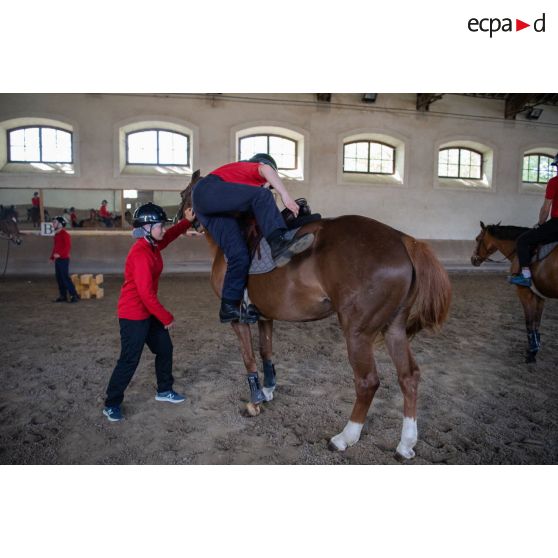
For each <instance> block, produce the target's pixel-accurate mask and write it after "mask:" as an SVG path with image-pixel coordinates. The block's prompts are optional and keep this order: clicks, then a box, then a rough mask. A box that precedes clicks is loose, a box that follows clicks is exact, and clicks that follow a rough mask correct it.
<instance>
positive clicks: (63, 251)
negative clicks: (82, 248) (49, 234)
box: [50, 229, 72, 260]
mask: <svg viewBox="0 0 558 558" xmlns="http://www.w3.org/2000/svg"><path fill="white" fill-rule="evenodd" d="M71 247H72V238H71V237H70V235H69V234H68V233H67V232H66V231H65V230H64V229H60V230H59V231H58V232H57V233H56V234H55V235H54V246H53V247H52V252H51V253H50V259H51V260H54V254H59V255H60V258H62V259H63V260H65V259H67V258H69V257H70V248H71Z"/></svg>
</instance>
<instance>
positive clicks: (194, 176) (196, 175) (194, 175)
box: [192, 169, 200, 180]
mask: <svg viewBox="0 0 558 558" xmlns="http://www.w3.org/2000/svg"><path fill="white" fill-rule="evenodd" d="M199 177H200V169H198V170H196V171H194V174H193V175H192V180H194V179H195V178H199Z"/></svg>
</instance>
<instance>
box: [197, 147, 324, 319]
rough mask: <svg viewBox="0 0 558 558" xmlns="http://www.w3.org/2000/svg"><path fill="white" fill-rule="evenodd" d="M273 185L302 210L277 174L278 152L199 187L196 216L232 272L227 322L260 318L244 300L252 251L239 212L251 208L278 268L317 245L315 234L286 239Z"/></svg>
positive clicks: (228, 169)
mask: <svg viewBox="0 0 558 558" xmlns="http://www.w3.org/2000/svg"><path fill="white" fill-rule="evenodd" d="M262 186H271V187H273V188H275V189H276V190H277V191H278V192H279V194H280V195H281V199H282V201H283V203H284V204H285V207H287V208H288V209H290V210H291V211H292V212H293V213H294V215H295V216H296V215H298V211H299V207H298V204H297V203H296V202H295V201H294V200H293V198H292V197H291V196H290V195H289V193H288V192H287V189H286V188H285V186H284V184H283V182H282V181H281V179H280V178H279V175H278V174H277V164H276V162H275V160H274V159H273V157H271V156H270V155H268V154H266V153H258V154H257V155H254V156H253V157H252V158H251V159H249V160H248V161H239V162H236V163H229V164H228V165H224V166H222V167H219V168H218V169H215V170H214V171H212V172H211V173H209V174H208V175H207V176H206V177H205V178H202V179H201V180H200V181H199V182H198V183H197V184H196V185H195V186H194V190H193V193H192V200H193V206H194V211H195V213H196V217H197V218H198V220H199V221H200V223H201V224H202V225H203V226H204V227H205V228H206V229H207V230H208V231H209V233H210V234H211V236H212V237H213V238H214V240H215V242H216V243H217V244H218V245H219V246H220V247H221V248H222V250H223V252H224V254H225V257H226V258H227V271H226V274H225V280H224V284H223V291H222V293H221V308H220V309H219V319H220V320H221V323H229V322H235V321H241V322H244V323H254V322H256V321H257V320H258V313H257V312H256V311H255V309H253V307H252V306H250V307H248V309H246V308H245V307H244V304H243V303H242V299H243V296H244V289H245V287H246V283H247V280H248V270H249V268H250V255H249V252H248V246H247V244H246V241H245V240H244V237H243V235H242V231H241V228H240V225H239V223H238V215H239V214H240V213H251V214H253V215H254V217H255V218H256V221H257V223H258V226H259V228H260V230H261V232H262V234H263V235H264V237H265V238H266V239H267V241H268V242H269V245H270V248H271V256H272V258H273V260H274V262H275V265H276V266H277V267H281V266H284V265H286V264H287V263H288V262H289V261H290V259H291V258H292V257H293V256H294V255H295V254H299V253H300V252H303V251H304V250H306V249H307V248H309V247H310V246H311V245H312V242H313V241H314V235H313V234H311V233H310V234H305V235H302V236H300V237H298V238H294V239H291V240H287V239H286V238H285V232H286V231H287V228H286V227H285V221H284V220H283V217H282V216H281V213H280V212H279V209H278V208H277V205H276V204H275V200H274V198H273V195H272V193H271V192H270V190H269V189H268V188H262Z"/></svg>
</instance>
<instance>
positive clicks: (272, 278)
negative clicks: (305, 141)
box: [177, 171, 451, 459]
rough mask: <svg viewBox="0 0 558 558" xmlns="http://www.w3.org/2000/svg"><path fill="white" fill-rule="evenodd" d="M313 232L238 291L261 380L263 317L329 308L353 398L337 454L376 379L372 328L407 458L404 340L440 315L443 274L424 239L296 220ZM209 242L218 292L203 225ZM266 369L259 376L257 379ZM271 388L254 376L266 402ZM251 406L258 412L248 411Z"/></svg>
mask: <svg viewBox="0 0 558 558" xmlns="http://www.w3.org/2000/svg"><path fill="white" fill-rule="evenodd" d="M199 178H200V177H199V171H196V173H194V176H193V178H192V182H191V183H190V185H189V186H188V187H187V188H186V190H184V191H183V192H182V199H183V202H182V205H181V208H180V209H179V213H178V214H177V215H182V213H183V210H184V208H185V207H191V194H192V187H193V185H194V184H195V183H196V182H197V180H199ZM306 232H313V233H314V235H315V240H314V243H313V245H312V246H311V247H310V248H309V249H308V250H307V251H306V252H304V253H302V254H299V255H297V256H295V257H294V258H293V259H292V260H291V261H290V263H289V264H287V265H286V266H284V267H281V268H276V269H274V270H273V271H271V272H268V273H265V274H261V275H250V276H249V279H248V295H249V297H250V300H251V302H252V303H253V304H255V305H256V306H257V308H258V309H259V311H260V312H261V314H262V316H263V317H264V319H263V320H260V321H259V322H258V326H259V332H260V354H261V357H262V359H263V361H264V380H268V379H269V374H267V373H266V367H267V369H268V370H267V372H269V367H270V366H271V367H272V368H273V365H272V364H271V339H272V323H273V322H272V320H285V321H293V322H302V321H311V320H320V319H322V318H326V317H327V316H330V315H331V314H334V313H336V314H337V316H338V319H339V323H340V326H341V329H342V331H343V334H344V336H345V340H346V343H347V351H348V356H349V362H350V364H351V366H352V368H353V371H354V379H355V388H356V401H355V404H354V407H353V411H352V413H351V416H350V420H349V421H348V423H347V425H346V426H345V428H344V429H343V431H342V432H340V433H339V434H337V435H336V436H334V437H333V438H331V440H330V448H331V449H334V450H339V451H343V450H345V449H346V448H347V447H348V446H351V445H353V444H355V443H356V442H358V440H359V438H360V433H361V430H362V427H363V425H364V421H365V419H366V414H367V412H368V409H369V408H370V405H371V403H372V399H373V397H374V394H375V393H376V391H377V389H378V387H379V385H380V380H379V377H378V371H377V369H376V363H375V360H374V342H375V340H376V339H377V338H378V337H379V336H380V335H382V336H383V338H384V341H385V345H386V347H387V350H388V352H389V354H390V357H391V359H392V360H393V362H394V364H395V367H396V369H397V375H398V380H399V385H400V387H401V391H402V392H403V397H404V402H403V417H404V418H403V428H402V433H401V440H400V442H399V445H398V446H397V454H399V455H400V456H401V457H403V458H407V459H410V458H412V457H414V455H415V452H414V450H413V448H414V446H415V444H416V442H417V423H416V417H417V389H418V383H419V375H420V373H419V368H418V366H417V363H416V361H415V359H414V358H413V355H412V353H411V348H410V345H409V337H410V336H412V335H414V334H415V333H417V332H419V331H420V330H421V329H437V328H438V327H439V326H440V325H441V324H442V323H443V322H444V320H445V319H446V317H447V314H448V311H449V305H450V298H451V286H450V281H449V278H448V275H447V273H446V271H445V270H444V268H443V267H442V265H441V264H440V263H439V261H438V260H437V258H436V256H435V255H434V253H433V252H432V250H431V249H430V248H429V246H428V245H427V244H425V243H424V242H419V241H417V240H415V239H414V238H412V237H410V236H407V235H406V234H404V233H402V232H399V231H397V230H395V229H392V228H391V227H389V226H387V225H384V224H382V223H379V222H378V221H375V220H373V219H368V218H366V217H361V216H357V215H347V216H344V217H338V218H336V219H322V220H320V221H317V222H313V223H309V224H307V225H304V226H303V227H302V229H301V230H300V231H299V234H304V233H306ZM206 236H207V238H208V241H209V243H210V245H211V247H212V249H213V253H214V261H213V267H212V273H211V283H212V286H213V289H214V291H215V292H216V294H217V296H219V297H220V295H221V289H222V285H223V279H224V275H225V271H226V267H227V264H226V262H225V259H224V256H223V252H222V251H221V249H220V248H218V246H217V245H216V244H215V243H214V242H213V239H212V238H211V237H210V236H209V234H208V233H207V232H206ZM232 325H233V328H234V330H235V332H236V334H237V336H238V338H239V341H240V344H241V353H242V357H243V359H244V364H245V366H246V371H247V372H248V373H251V372H254V371H257V368H256V358H255V356H254V352H253V348H252V338H251V333H250V326H249V325H247V324H240V323H233V324H232ZM266 376H267V377H266ZM274 388H275V378H274V369H273V372H272V382H267V381H264V393H266V397H268V400H270V399H272V397H273V396H272V392H273V389H274ZM258 411H259V409H258Z"/></svg>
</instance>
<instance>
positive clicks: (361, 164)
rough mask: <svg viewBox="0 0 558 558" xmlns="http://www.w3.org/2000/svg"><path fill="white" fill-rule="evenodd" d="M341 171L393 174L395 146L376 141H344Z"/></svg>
mask: <svg viewBox="0 0 558 558" xmlns="http://www.w3.org/2000/svg"><path fill="white" fill-rule="evenodd" d="M343 172H348V173H352V172H356V173H366V174H395V148H394V147H393V146H391V145H388V144H386V143H381V142H377V141H353V142H349V143H345V144H343Z"/></svg>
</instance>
